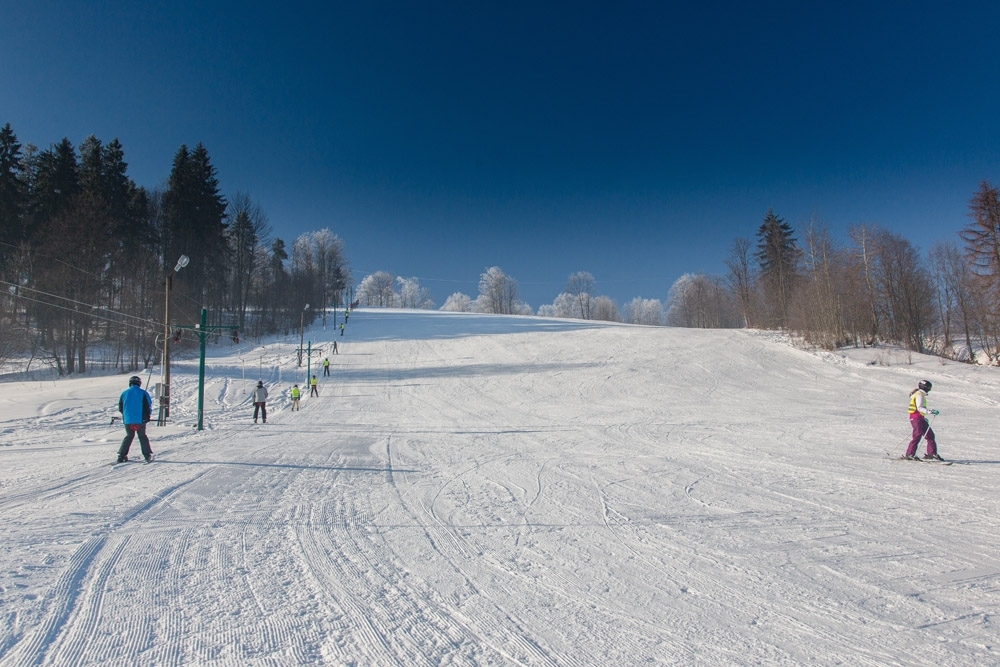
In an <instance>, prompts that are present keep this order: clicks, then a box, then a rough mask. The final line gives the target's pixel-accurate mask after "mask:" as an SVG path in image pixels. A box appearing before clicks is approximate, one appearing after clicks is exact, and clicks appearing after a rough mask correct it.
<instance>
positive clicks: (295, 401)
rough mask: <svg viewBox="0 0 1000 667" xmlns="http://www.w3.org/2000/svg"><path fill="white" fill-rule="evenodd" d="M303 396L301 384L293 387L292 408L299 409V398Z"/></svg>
mask: <svg viewBox="0 0 1000 667" xmlns="http://www.w3.org/2000/svg"><path fill="white" fill-rule="evenodd" d="M301 398H302V391H301V390H300V389H299V385H295V386H294V387H292V410H299V399H301Z"/></svg>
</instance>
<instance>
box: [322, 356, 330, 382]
mask: <svg viewBox="0 0 1000 667" xmlns="http://www.w3.org/2000/svg"><path fill="white" fill-rule="evenodd" d="M323 376H324V377H329V376H330V357H325V358H324V359H323Z"/></svg>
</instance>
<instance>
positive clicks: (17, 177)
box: [0, 123, 28, 272]
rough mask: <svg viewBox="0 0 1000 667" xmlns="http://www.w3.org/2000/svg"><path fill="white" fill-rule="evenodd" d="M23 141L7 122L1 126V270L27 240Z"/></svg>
mask: <svg viewBox="0 0 1000 667" xmlns="http://www.w3.org/2000/svg"><path fill="white" fill-rule="evenodd" d="M21 158H22V153H21V144H20V143H18V141H17V136H15V134H14V131H13V130H12V129H11V127H10V123H7V124H6V125H5V126H4V127H3V128H2V129H0V272H3V271H4V270H5V267H6V265H7V259H8V258H9V257H11V256H12V254H13V251H14V246H17V245H18V244H19V243H20V242H21V241H22V240H24V237H23V234H24V228H23V223H24V211H25V207H26V206H27V203H28V201H27V198H28V192H27V188H26V186H25V183H24V181H23V180H22V179H21V170H22V163H21Z"/></svg>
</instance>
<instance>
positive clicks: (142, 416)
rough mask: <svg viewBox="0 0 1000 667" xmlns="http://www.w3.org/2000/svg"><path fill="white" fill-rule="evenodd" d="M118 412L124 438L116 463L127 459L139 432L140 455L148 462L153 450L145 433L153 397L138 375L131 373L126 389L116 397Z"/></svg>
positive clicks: (151, 457) (150, 414)
mask: <svg viewBox="0 0 1000 667" xmlns="http://www.w3.org/2000/svg"><path fill="white" fill-rule="evenodd" d="M118 412H120V413H122V422H123V423H124V424H125V439H124V440H122V446H121V447H119V448H118V463H124V462H125V461H128V450H129V447H131V446H132V440H133V439H134V438H135V435H136V433H138V434H139V447H140V448H141V449H142V457H143V458H144V459H146V463H149V462H150V461H151V460H152V459H153V450H152V449H151V448H150V446H149V437H148V436H147V435H146V423H147V422H148V421H149V420H150V418H151V416H152V414H153V399H152V398H150V397H149V394H148V393H147V392H146V390H145V389H143V388H142V379H141V378H139V376H137V375H133V376H132V377H130V378H129V379H128V389H126V390H125V391H123V392H122V395H121V397H119V399H118Z"/></svg>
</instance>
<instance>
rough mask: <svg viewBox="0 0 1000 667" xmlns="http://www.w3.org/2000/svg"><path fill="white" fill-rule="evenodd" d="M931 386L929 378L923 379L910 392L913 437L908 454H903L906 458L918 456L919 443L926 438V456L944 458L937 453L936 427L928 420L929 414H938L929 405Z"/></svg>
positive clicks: (930, 458) (937, 458)
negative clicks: (928, 394)
mask: <svg viewBox="0 0 1000 667" xmlns="http://www.w3.org/2000/svg"><path fill="white" fill-rule="evenodd" d="M931 386H932V385H931V383H930V381H929V380H921V381H920V382H919V383H918V384H917V388H916V389H914V390H913V391H911V392H910V410H909V412H910V427H911V428H912V429H913V437H912V438H910V444H909V445H907V447H906V454H905V455H903V458H905V459H916V458H917V445H918V444H920V439H921V438H924V439H926V440H927V453H926V454H924V458H925V459H929V460H934V461H941V460H943V459H942V458H941V457H940V456H938V453H937V441H936V440H935V439H934V429H932V428H931V425H930V422H929V421H927V415H929V414H930V415H936V414H938V411H937V410H931V409H929V408H928V407H927V392H929V391H930V390H931Z"/></svg>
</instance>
